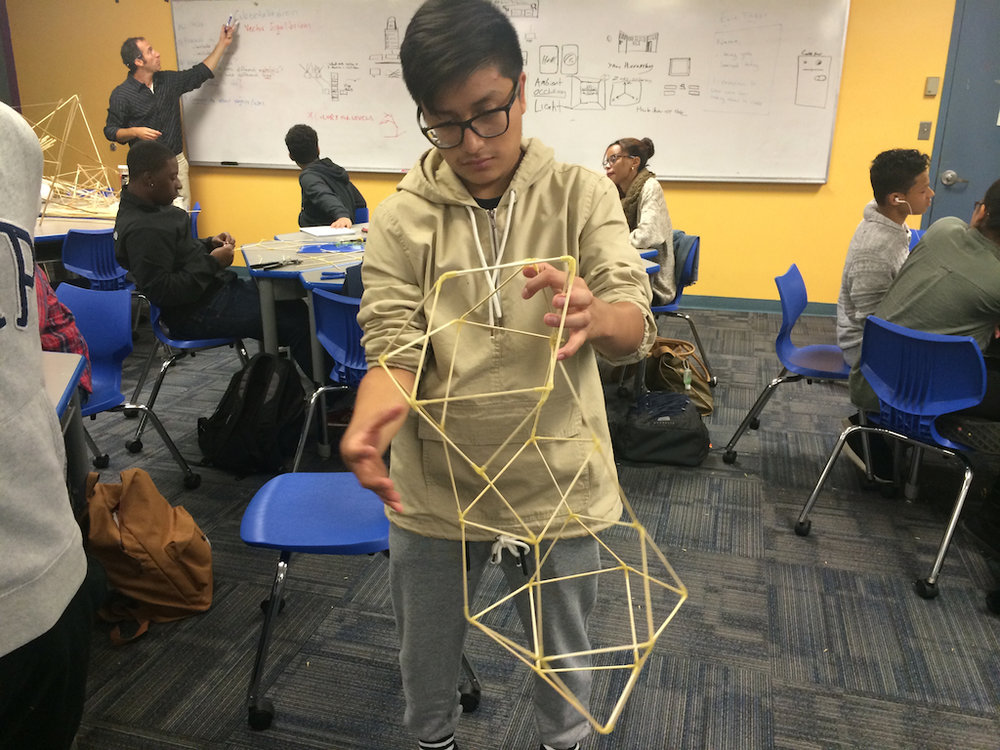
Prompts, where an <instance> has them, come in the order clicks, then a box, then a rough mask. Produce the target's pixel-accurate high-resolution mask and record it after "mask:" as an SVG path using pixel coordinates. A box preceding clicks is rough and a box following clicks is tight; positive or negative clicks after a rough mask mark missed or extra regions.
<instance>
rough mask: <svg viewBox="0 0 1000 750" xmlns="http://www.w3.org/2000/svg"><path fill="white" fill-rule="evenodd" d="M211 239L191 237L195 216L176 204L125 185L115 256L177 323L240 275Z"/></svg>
mask: <svg viewBox="0 0 1000 750" xmlns="http://www.w3.org/2000/svg"><path fill="white" fill-rule="evenodd" d="M211 251H212V241H211V240H210V239H205V240H199V239H196V238H194V237H192V236H191V219H190V217H189V216H188V214H187V212H186V211H184V210H183V209H181V208H177V207H176V206H172V205H171V206H155V205H153V204H152V203H145V202H143V201H141V200H140V199H139V198H137V197H136V196H135V195H133V194H132V193H130V192H129V191H128V188H127V187H126V188H125V189H124V190H122V195H121V204H120V205H119V208H118V217H117V219H116V220H115V256H116V257H117V258H118V262H119V263H120V264H121V265H122V267H123V268H126V269H128V270H129V271H131V272H132V277H133V278H134V279H135V284H136V286H137V287H138V289H139V291H140V292H142V293H143V294H144V295H146V297H148V298H149V301H150V302H152V303H153V304H154V305H157V306H158V307H159V308H160V309H161V310H162V312H163V320H164V322H166V324H167V325H168V326H170V325H177V324H178V323H180V322H182V321H183V320H185V319H186V318H187V317H188V316H189V315H191V313H192V312H194V311H195V310H197V309H199V308H200V307H202V306H204V305H205V304H207V303H208V301H209V300H210V299H211V298H212V296H213V295H214V294H215V293H216V292H218V291H219V290H220V289H221V288H222V287H223V286H224V285H225V284H227V283H229V282H230V281H231V280H232V279H234V278H236V274H234V273H233V272H232V271H229V270H228V269H224V268H222V267H221V266H220V265H219V262H218V261H217V260H216V259H215V258H213V257H212V256H211V255H210V254H209V253H210V252H211Z"/></svg>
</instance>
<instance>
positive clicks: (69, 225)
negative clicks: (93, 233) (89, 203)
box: [35, 216, 115, 242]
mask: <svg viewBox="0 0 1000 750" xmlns="http://www.w3.org/2000/svg"><path fill="white" fill-rule="evenodd" d="M114 228H115V220H114V219H107V218H104V219H98V218H93V219H91V218H86V217H68V216H46V217H44V218H40V219H38V221H36V222H35V241H36V242H38V241H40V240H60V239H63V238H64V237H65V236H66V232H68V231H69V230H70V229H114Z"/></svg>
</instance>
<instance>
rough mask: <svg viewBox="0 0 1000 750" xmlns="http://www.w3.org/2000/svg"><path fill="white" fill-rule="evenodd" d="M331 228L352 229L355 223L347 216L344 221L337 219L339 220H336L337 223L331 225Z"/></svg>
mask: <svg viewBox="0 0 1000 750" xmlns="http://www.w3.org/2000/svg"><path fill="white" fill-rule="evenodd" d="M330 226H331V227H335V228H337V229H349V228H350V227H353V226H354V224H353V223H352V222H351V220H350V219H348V218H347V217H346V216H345V217H344V218H343V219H337V220H336V221H335V222H333V224H331V225H330Z"/></svg>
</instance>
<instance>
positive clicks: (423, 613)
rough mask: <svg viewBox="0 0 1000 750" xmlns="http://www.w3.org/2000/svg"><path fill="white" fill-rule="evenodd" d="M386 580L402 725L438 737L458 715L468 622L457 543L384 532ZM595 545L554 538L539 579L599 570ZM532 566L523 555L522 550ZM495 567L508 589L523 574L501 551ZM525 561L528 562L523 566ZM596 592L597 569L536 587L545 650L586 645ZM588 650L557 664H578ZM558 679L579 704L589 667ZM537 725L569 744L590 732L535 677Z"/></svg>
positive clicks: (483, 551) (522, 604) (543, 734)
mask: <svg viewBox="0 0 1000 750" xmlns="http://www.w3.org/2000/svg"><path fill="white" fill-rule="evenodd" d="M491 546H492V545H491V543H490V542H473V543H470V544H469V553H468V554H469V565H470V570H469V587H470V590H471V593H470V599H471V597H472V594H474V593H475V590H476V587H477V586H478V584H479V579H480V577H481V575H482V572H483V568H484V566H485V565H486V564H487V562H488V561H489V558H490V548H491ZM389 550H390V554H389V582H390V586H391V589H392V602H393V609H394V611H395V614H396V628H397V630H398V631H399V641H400V650H399V665H400V671H401V672H402V676H403V692H404V694H405V695H406V715H405V723H406V726H407V727H408V728H409V729H410V731H412V732H413V733H414V734H415V735H416V736H417V738H418V739H421V740H427V741H429V740H436V739H439V738H441V737H446V736H447V735H449V734H452V733H453V732H454V731H455V726H456V724H457V723H458V717H459V716H460V715H461V713H462V709H461V706H460V704H459V694H458V688H457V686H458V682H459V676H460V673H461V669H462V649H463V648H464V642H465V633H466V629H467V623H466V620H465V616H464V613H463V592H462V565H463V562H462V543H461V542H458V541H451V540H446V539H432V538H429V537H425V536H421V535H419V534H414V533H413V532H410V531H405V530H403V529H400V528H399V527H397V526H396V525H395V524H393V525H392V526H391V528H390V531H389ZM599 564H600V548H599V546H598V544H597V542H596V541H595V540H594V539H593V538H591V537H589V536H588V537H581V538H578V539H564V540H560V541H559V543H558V544H556V545H555V547H554V549H553V551H552V554H551V555H550V556H549V558H548V560H547V561H546V563H545V566H544V569H543V573H544V575H545V577H546V578H554V577H559V576H569V575H572V574H574V573H584V572H589V571H594V570H597V569H598V566H599ZM529 565H530V555H529ZM502 568H503V572H504V576H505V577H506V579H507V583H508V586H509V587H510V588H511V590H513V589H515V588H517V587H520V586H523V585H524V584H525V582H526V580H527V579H526V577H525V575H524V572H523V571H522V569H521V566H520V564H519V563H518V560H517V558H516V557H514V556H512V555H511V554H509V553H506V552H505V553H504V555H503V562H502ZM530 571H531V568H530V567H529V572H530ZM596 599H597V576H582V577H580V578H574V579H571V580H568V581H560V582H559V583H552V584H546V585H545V586H544V588H543V590H542V607H543V613H542V622H543V628H544V635H543V637H544V643H545V652H546V653H547V654H563V653H575V652H585V651H589V650H590V648H591V646H590V640H589V638H588V637H587V620H588V619H589V617H590V613H591V611H592V610H593V608H594V604H595V602H596ZM516 602H517V607H518V614H519V615H520V617H521V622H522V623H523V624H524V627H525V631H526V632H527V633H529V634H530V633H531V632H532V627H531V620H530V612H529V610H528V606H527V605H528V603H529V602H528V600H527V597H525V596H519V597H517V599H516ZM587 663H589V657H577V658H576V660H575V661H573V662H568V661H562V662H560V663H559V664H558V665H556V666H562V667H565V666H570V665H571V664H572V665H573V666H578V665H581V664H582V665H586V664H587ZM560 676H561V678H562V679H563V681H564V682H565V683H566V685H567V686H568V687H569V688H570V690H572V691H573V693H574V695H576V696H577V698H578V699H579V700H580V702H581V703H582V704H583V705H584V706H589V704H590V686H591V673H590V672H589V671H586V670H584V671H579V672H563V673H560ZM534 704H535V723H536V726H537V728H538V734H539V737H540V739H541V741H542V742H544V743H546V744H548V745H552V746H553V747H571V746H572V745H574V744H575V743H576V742H578V741H580V740H581V739H583V738H584V737H586V736H587V735H588V734H589V733H590V724H589V723H588V722H587V720H586V719H585V718H584V717H583V716H582V715H581V714H580V713H579V712H578V711H576V709H574V708H573V707H572V706H570V705H569V703H567V702H566V701H565V700H563V698H562V697H561V696H560V695H559V694H558V693H556V692H555V691H554V690H553V689H552V688H551V687H549V686H548V685H547V684H546V683H545V682H544V681H543V680H542V679H541V678H539V677H536V678H535V691H534Z"/></svg>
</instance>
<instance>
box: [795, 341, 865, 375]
mask: <svg viewBox="0 0 1000 750" xmlns="http://www.w3.org/2000/svg"><path fill="white" fill-rule="evenodd" d="M783 364H784V365H785V367H787V368H788V370H789V372H794V373H795V374H797V375H801V376H802V377H805V378H813V379H816V380H843V379H846V378H847V376H848V375H850V374H851V368H850V367H848V365H847V362H845V361H844V353H843V352H842V351H841V349H840V347H839V346H834V345H832V344H811V345H809V346H802V347H798V348H796V349H795V351H793V352H791V353H790V354H788V355H787V356H786V357H785V359H784V360H783Z"/></svg>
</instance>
